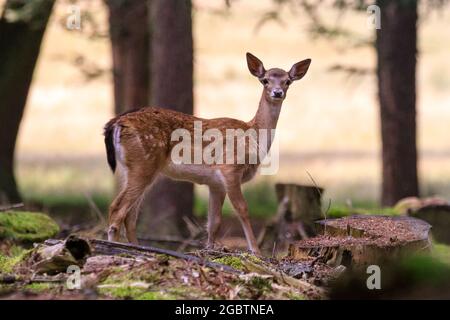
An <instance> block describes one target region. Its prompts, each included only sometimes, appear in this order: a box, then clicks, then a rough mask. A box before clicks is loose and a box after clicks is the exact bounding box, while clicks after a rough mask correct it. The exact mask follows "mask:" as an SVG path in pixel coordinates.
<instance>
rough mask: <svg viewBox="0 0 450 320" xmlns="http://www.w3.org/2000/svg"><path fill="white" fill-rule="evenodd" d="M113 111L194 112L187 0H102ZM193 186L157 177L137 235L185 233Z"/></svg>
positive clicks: (191, 51) (191, 203) (146, 201)
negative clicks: (156, 109)
mask: <svg viewBox="0 0 450 320" xmlns="http://www.w3.org/2000/svg"><path fill="white" fill-rule="evenodd" d="M106 4H107V5H108V8H109V23H110V37H111V43H112V54H113V64H114V66H113V70H114V98H115V112H116V113H117V114H120V113H122V112H124V111H128V110H130V109H136V108H141V107H144V106H149V105H152V106H158V107H162V108H170V109H173V110H177V111H181V112H184V113H189V114H192V113H193V39H192V17H191V2H190V1H188V0H166V1H163V0H152V1H123V0H106ZM193 199H194V188H193V185H192V184H191V183H188V182H175V181H171V180H169V179H168V178H163V177H160V178H158V179H157V181H155V183H154V187H153V189H152V191H151V192H150V194H149V195H148V196H147V197H146V200H145V201H144V204H143V209H142V213H141V218H140V219H141V220H142V222H141V223H139V227H140V230H139V231H140V233H141V234H151V235H152V236H155V235H177V234H182V235H185V236H187V235H189V234H188V229H187V225H186V221H185V219H186V218H192V217H193Z"/></svg>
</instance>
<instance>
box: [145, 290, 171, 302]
mask: <svg viewBox="0 0 450 320" xmlns="http://www.w3.org/2000/svg"><path fill="white" fill-rule="evenodd" d="M136 300H176V298H175V297H173V296H172V295H170V294H163V293H161V292H156V291H147V292H144V293H142V294H141V295H139V296H138V297H137V298H136Z"/></svg>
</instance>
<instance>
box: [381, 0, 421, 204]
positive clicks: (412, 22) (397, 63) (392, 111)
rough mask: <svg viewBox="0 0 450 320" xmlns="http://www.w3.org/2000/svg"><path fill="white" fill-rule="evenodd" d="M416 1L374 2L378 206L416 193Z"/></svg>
mask: <svg viewBox="0 0 450 320" xmlns="http://www.w3.org/2000/svg"><path fill="white" fill-rule="evenodd" d="M417 2H418V0H403V1H398V0H377V5H378V6H380V8H381V29H380V30H377V39H376V49H377V57H378V69H377V73H378V91H379V101H380V116H381V138H382V158H383V161H382V163H383V166H382V171H383V173H382V174H383V181H382V204H383V205H393V204H395V203H396V202H397V201H398V200H400V199H402V198H404V197H408V196H418V194H419V186H418V177H417V149H416V55H417V47H416V42H417V26H416V24H417Z"/></svg>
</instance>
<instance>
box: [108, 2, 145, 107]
mask: <svg viewBox="0 0 450 320" xmlns="http://www.w3.org/2000/svg"><path fill="white" fill-rule="evenodd" d="M105 2H106V4H107V6H108V9H109V32H110V38H111V49H112V56H113V75H114V110H115V113H116V114H120V113H123V112H125V111H128V110H130V109H135V108H141V107H144V106H147V105H148V104H149V101H150V93H149V91H150V60H149V51H150V45H149V43H150V36H149V28H148V23H149V13H148V4H147V1H123V0H106V1H105Z"/></svg>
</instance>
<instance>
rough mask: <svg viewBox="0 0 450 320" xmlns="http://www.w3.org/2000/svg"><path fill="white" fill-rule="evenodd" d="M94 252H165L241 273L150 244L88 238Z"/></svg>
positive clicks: (129, 253) (106, 253) (215, 267)
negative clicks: (142, 244)
mask: <svg viewBox="0 0 450 320" xmlns="http://www.w3.org/2000/svg"><path fill="white" fill-rule="evenodd" d="M88 241H89V243H90V245H91V247H92V249H93V252H94V254H104V255H119V254H128V255H132V256H142V255H147V254H149V253H158V254H165V255H168V256H172V257H176V258H179V259H183V260H186V261H190V262H195V263H198V264H200V265H203V266H206V267H210V268H213V269H220V270H222V271H225V272H230V273H237V274H241V273H242V272H241V271H239V270H236V269H234V268H232V267H230V266H227V265H224V264H221V263H217V262H212V261H208V260H204V259H201V258H199V257H196V256H193V255H188V254H184V253H181V252H177V251H173V250H167V249H162V248H157V247H150V246H140V245H136V244H130V243H121V242H114V241H107V240H100V239H89V240H88ZM60 242H61V240H55V239H49V240H47V241H45V244H47V245H55V244H58V243H60Z"/></svg>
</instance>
